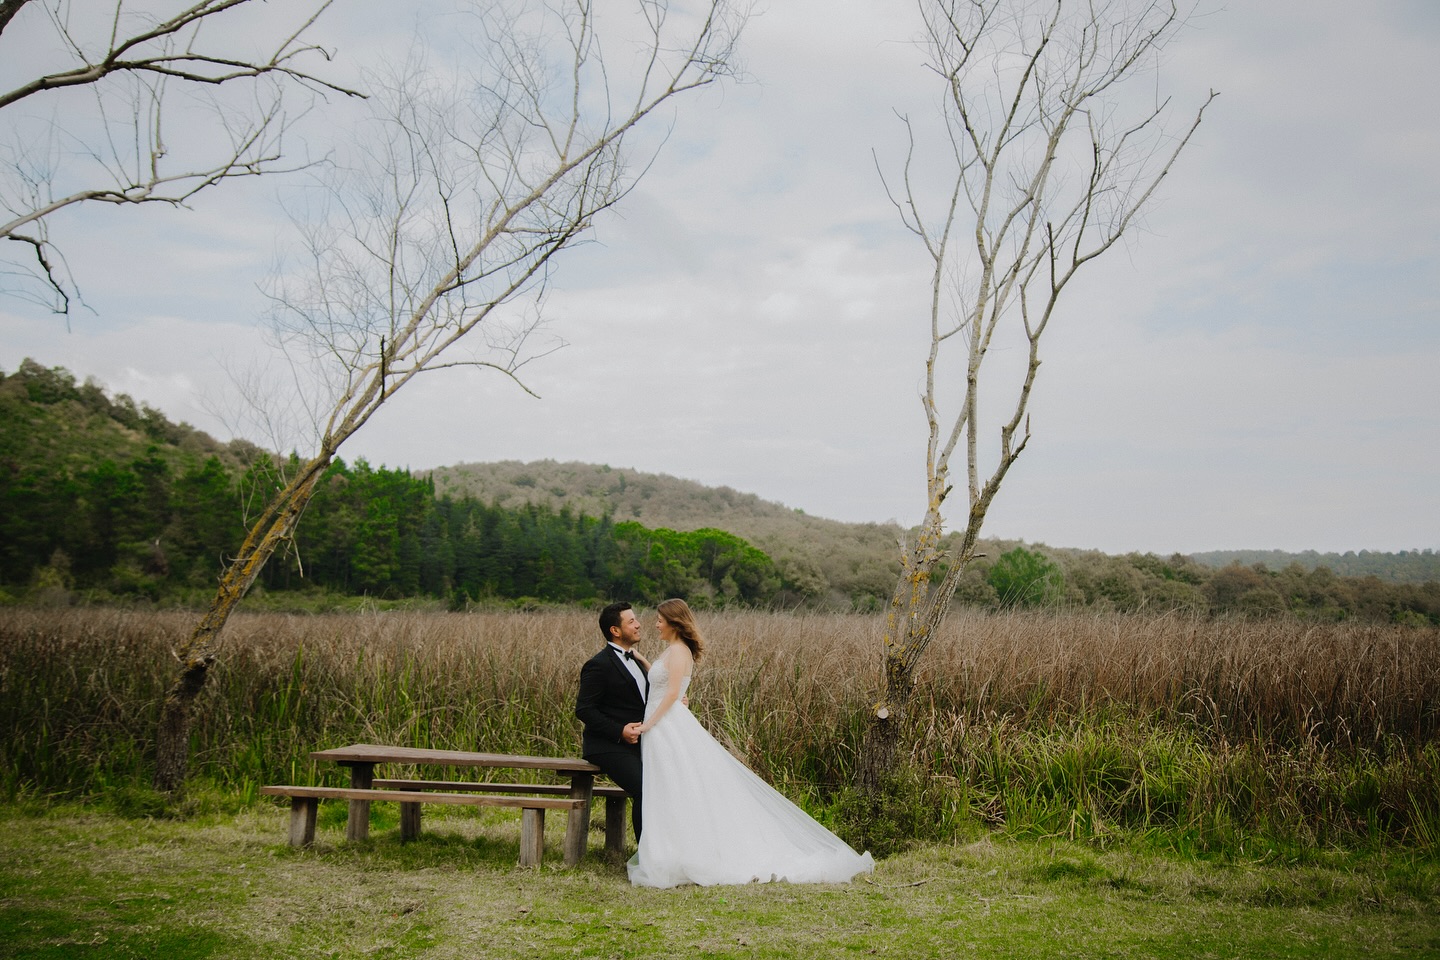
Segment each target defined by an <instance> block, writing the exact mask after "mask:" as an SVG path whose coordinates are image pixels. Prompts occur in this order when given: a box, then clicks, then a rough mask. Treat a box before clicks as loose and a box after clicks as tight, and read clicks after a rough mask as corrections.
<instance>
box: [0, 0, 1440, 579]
mask: <svg viewBox="0 0 1440 960" xmlns="http://www.w3.org/2000/svg"><path fill="white" fill-rule="evenodd" d="M384 9H388V6H387V7H382V8H377V12H376V13H375V16H374V17H359V16H356V17H352V18H344V17H342V18H341V20H340V22H339V23H338V24H337V28H336V32H335V36H337V37H338V38H339V39H341V40H342V41H343V42H342V43H341V45H340V53H341V56H342V59H343V58H345V57H346V56H350V55H352V54H353V53H355V52H357V51H359V52H362V53H363V57H364V58H366V59H373V58H374V56H375V52H376V51H378V50H379V49H381V48H382V47H384V46H387V45H388V44H390V43H391V42H393V41H392V39H391V38H389V37H382V36H380V34H381V33H382V32H383V31H384V24H385V23H386V21H385V19H384V17H383V16H381V14H380V12H379V11H381V10H384ZM835 10H836V8H835V7H834V5H833V4H830V3H825V2H821V0H787V2H785V3H772V4H770V5H769V9H768V10H766V11H765V12H764V14H763V15H762V16H760V17H758V18H757V19H756V20H755V21H754V23H753V24H752V26H751V31H750V35H749V37H748V40H747V45H746V57H747V60H748V65H749V69H750V72H751V74H752V75H753V78H754V80H753V82H751V83H748V84H744V85H741V86H738V87H736V86H732V87H728V88H725V89H723V90H711V91H707V92H705V93H703V94H702V95H700V96H699V97H697V98H695V99H694V100H692V101H691V102H689V103H687V104H685V105H684V106H683V108H682V110H681V111H680V112H679V113H678V114H677V116H676V118H675V121H674V128H673V130H672V131H671V132H670V139H669V142H668V143H667V144H666V145H665V148H664V150H663V151H662V152H661V154H660V156H659V159H658V160H657V162H656V164H655V166H654V168H653V169H652V170H651V172H650V175H649V177H648V178H647V179H646V180H645V181H644V184H643V185H642V187H641V188H640V189H639V190H637V191H636V192H635V193H634V194H633V195H632V196H631V197H630V198H628V201H627V203H626V204H625V205H624V206H623V207H622V208H621V209H620V210H619V211H617V213H616V215H615V216H612V217H609V218H607V219H605V220H603V221H602V222H601V223H600V224H599V225H598V227H597V231H596V238H597V240H598V242H597V243H595V244H591V245H588V246H586V247H584V248H581V249H578V250H575V251H572V252H571V253H570V255H569V257H568V259H567V260H566V262H565V263H564V264H563V266H562V269H561V272H560V275H559V277H558V283H557V286H556V288H555V290H554V293H553V295H552V298H551V300H550V303H549V305H548V309H549V315H550V317H551V318H552V320H553V330H554V332H555V333H556V334H558V335H560V336H562V337H564V338H565V339H566V340H567V341H568V342H569V346H568V347H566V348H565V349H564V350H561V351H560V352H558V353H556V354H554V355H553V356H550V357H548V358H546V359H544V360H542V361H540V362H538V363H536V364H535V365H533V366H532V367H530V368H527V370H526V371H525V373H526V380H527V383H529V384H530V385H532V386H533V387H534V388H535V389H536V390H537V392H539V393H540V394H541V395H542V397H543V399H542V400H538V401H537V400H535V399H533V398H530V397H528V396H526V395H524V394H523V393H522V392H521V391H520V390H519V389H518V388H516V387H515V386H514V385H513V384H510V383H508V382H506V381H504V380H503V378H499V377H496V376H493V375H490V376H486V375H483V374H480V373H473V372H449V373H443V374H438V375H436V376H434V377H432V378H430V379H428V380H422V381H418V382H416V383H415V384H414V385H412V386H411V387H408V388H407V390H406V391H405V392H404V393H402V394H401V395H399V396H398V397H397V398H396V399H395V401H393V403H392V405H391V406H390V407H389V408H387V409H385V410H383V411H382V412H381V413H380V414H379V415H378V416H377V417H376V418H375V419H374V420H373V421H372V422H371V423H370V424H369V425H367V426H366V428H365V429H364V430H363V431H362V432H361V434H360V435H358V436H357V437H356V438H355V440H354V441H353V443H352V445H351V447H350V448H349V449H347V450H346V451H345V455H346V456H347V457H351V458H354V457H355V456H359V455H364V456H367V457H368V458H369V459H371V460H372V461H375V462H384V463H388V464H392V465H409V466H413V467H417V468H418V467H429V466H435V465H442V464H449V463H455V462H459V461H467V460H493V459H535V458H546V457H548V458H554V459H559V460H571V459H575V460H587V461H594V462H608V463H611V464H613V465H616V466H633V467H638V468H641V469H646V470H658V471H664V472H668V473H672V474H676V475H679V476H685V477H689V478H693V479H695V480H699V481H701V482H705V483H711V484H728V485H730V486H732V487H736V488H738V489H741V490H745V491H751V492H755V493H758V494H760V495H761V496H763V497H767V498H770V499H775V500H779V501H781V502H784V503H786V504H789V505H791V506H794V507H800V508H803V509H805V510H806V511H807V512H810V513H813V514H819V515H823V516H834V517H837V518H840V519H847V520H885V519H889V518H895V519H899V520H901V521H904V522H913V521H914V520H916V519H918V516H919V513H920V510H921V509H922V508H923V505H924V504H923V490H922V487H921V476H922V474H921V468H922V458H923V442H924V435H923V429H924V424H923V420H922V418H921V416H920V408H919V404H918V402H917V400H916V397H917V394H918V391H919V387H920V378H921V376H922V374H923V367H922V363H923V353H922V351H923V349H924V346H925V343H924V330H925V309H926V307H925V283H926V270H925V262H924V255H923V252H922V251H921V250H920V248H919V247H918V244H917V242H916V241H915V239H914V238H913V237H912V236H910V235H909V234H907V233H905V232H904V231H903V229H901V227H900V225H899V224H898V221H897V220H896V218H895V213H894V210H893V209H892V208H891V207H890V205H889V203H888V201H887V200H886V198H885V195H884V192H883V190H882V188H881V184H880V181H879V177H878V175H877V173H876V171H875V167H874V160H873V158H872V154H871V151H872V149H875V150H877V151H879V153H880V154H881V157H882V162H883V163H893V162H894V161H895V160H896V159H898V157H899V152H898V151H899V149H900V143H901V141H900V132H901V130H900V127H899V124H898V121H897V120H896V118H895V113H894V110H895V109H899V110H902V111H911V112H917V111H921V110H923V109H924V105H925V103H926V101H927V98H928V97H929V96H930V95H931V94H930V91H929V90H928V89H927V88H926V87H925V82H926V78H925V75H924V73H923V71H922V70H920V69H919V67H918V62H919V54H918V52H917V51H916V49H915V48H914V47H912V46H911V45H910V44H909V43H908V40H909V39H910V37H911V36H912V34H913V33H914V30H913V27H912V26H910V23H911V21H910V17H912V16H913V14H912V13H911V8H910V5H909V4H906V3H900V2H899V0H885V2H872V3H868V4H859V5H851V6H850V7H848V8H847V10H846V13H845V15H844V16H840V15H837V14H836V13H835ZM1437 39H1440V17H1437V16H1436V15H1435V13H1434V7H1433V5H1430V4H1427V3H1424V2H1417V0H1384V2H1378V3H1376V4H1372V5H1371V6H1370V7H1367V8H1366V11H1365V12H1364V13H1363V14H1357V13H1356V12H1355V10H1354V8H1353V5H1347V4H1341V3H1339V2H1338V0H1325V2H1314V0H1306V2H1301V0H1275V2H1271V3H1266V4H1232V5H1230V7H1229V9H1224V10H1218V11H1216V12H1214V13H1212V14H1210V15H1207V16H1205V17H1203V18H1200V19H1199V20H1197V22H1196V24H1195V28H1194V29H1193V30H1192V31H1191V32H1190V33H1189V34H1187V35H1184V36H1182V38H1181V39H1180V41H1179V42H1178V43H1177V44H1176V46H1175V47H1173V48H1172V51H1171V54H1170V56H1169V58H1168V59H1167V63H1166V77H1167V80H1168V81H1169V82H1170V83H1172V84H1173V89H1174V90H1175V92H1176V98H1177V103H1179V104H1182V105H1183V104H1198V102H1199V99H1200V98H1201V97H1203V96H1204V94H1205V92H1206V91H1208V90H1209V89H1211V88H1215V89H1218V90H1220V91H1221V97H1220V98H1219V99H1218V100H1217V101H1216V102H1215V104H1214V105H1213V107H1212V108H1211V110H1210V111H1209V113H1207V115H1206V120H1205V122H1204V124H1203V125H1202V126H1201V128H1200V131H1199V133H1198V134H1197V136H1196V139H1195V141H1194V143H1193V145H1192V148H1191V149H1190V150H1189V151H1188V152H1187V153H1186V155H1185V156H1184V157H1182V159H1181V161H1180V163H1179V164H1178V166H1177V168H1176V170H1175V171H1174V173H1173V175H1172V176H1171V177H1170V178H1169V179H1168V180H1167V181H1166V183H1165V186H1164V189H1163V191H1162V196H1161V198H1160V202H1159V203H1158V205H1157V206H1156V207H1155V208H1154V210H1153V212H1152V213H1151V215H1150V216H1149V218H1148V220H1147V222H1146V224H1145V227H1146V230H1145V232H1144V233H1141V234H1136V236H1135V237H1134V238H1133V240H1132V242H1131V243H1130V244H1129V245H1128V246H1127V247H1126V248H1125V249H1124V250H1120V251H1117V252H1115V253H1114V254H1113V255H1111V256H1110V257H1109V259H1107V260H1106V261H1103V262H1101V263H1098V264H1097V265H1096V266H1095V267H1094V269H1093V270H1092V271H1091V272H1090V274H1089V275H1088V276H1087V277H1085V278H1084V279H1083V280H1082V281H1081V282H1080V283H1078V284H1077V285H1076V287H1075V288H1074V289H1073V290H1072V291H1071V292H1070V294H1069V301H1068V302H1067V303H1066V304H1065V305H1064V307H1063V308H1062V309H1063V314H1062V316H1061V317H1060V318H1059V319H1057V326H1056V327H1055V329H1054V330H1053V331H1052V335H1051V342H1050V344H1049V346H1048V347H1047V352H1046V356H1045V362H1044V366H1043V367H1042V376H1041V381H1040V383H1039V386H1038V390H1037V394H1036V398H1035V406H1034V418H1033V423H1034V434H1035V436H1034V440H1033V441H1032V444H1031V446H1030V448H1029V449H1028V450H1027V451H1026V453H1025V454H1024V456H1023V457H1022V459H1021V461H1020V462H1019V464H1017V466H1016V467H1015V469H1014V471H1013V472H1012V473H1011V475H1010V477H1009V478H1008V479H1007V481H1006V485H1005V489H1004V490H1003V491H1002V493H1001V495H1000V497H999V499H998V500H997V502H996V505H995V508H994V511H993V514H992V523H991V524H990V529H989V532H991V533H993V534H995V535H1003V536H1012V537H1024V538H1026V539H1029V540H1039V541H1045V542H1048V543H1052V544H1058V545H1069V546H1081V547H1098V548H1102V549H1108V550H1123V549H1145V550H1154V551H1157V552H1162V553H1163V552H1170V551H1173V550H1201V549H1216V548H1234V547H1257V548H1268V547H1278V548H1285V549H1306V548H1315V549H1337V550H1344V549H1361V548H1369V549H1402V548H1409V547H1415V546H1440V495H1437V491H1440V459H1437V457H1440V455H1437V453H1436V452H1435V451H1437V450H1440V388H1437V386H1436V384H1437V380H1440V378H1437V377H1436V376H1435V375H1434V371H1435V370H1436V369H1440V324H1437V320H1440V310H1437V306H1440V305H1437V296H1436V293H1435V289H1434V287H1435V284H1434V279H1433V273H1434V266H1433V265H1434V263H1435V262H1437V260H1440V234H1437V231H1436V229H1435V224H1436V223H1440V181H1437V179H1436V178H1435V177H1434V176H1433V174H1432V173H1431V171H1430V167H1431V165H1432V157H1433V155H1434V153H1435V152H1436V150H1437V148H1440V122H1437V118H1436V115H1435V113H1434V111H1433V110H1432V109H1430V108H1429V107H1428V104H1431V103H1433V102H1434V101H1435V100H1436V99H1437V98H1440V79H1437V74H1436V73H1435V72H1434V70H1433V67H1432V66H1431V65H1430V63H1431V61H1432V60H1433V53H1434V51H1435V50H1436V49H1437ZM392 49H393V48H392ZM351 62H352V61H350V60H345V61H344V64H342V66H343V67H344V69H347V70H348V69H351V68H350V67H349V66H348V64H349V63H351ZM274 189H275V188H274V187H273V186H264V185H261V184H255V185H249V186H246V187H244V188H242V189H239V190H234V191H231V192H229V193H224V192H222V193H216V194H214V195H212V196H211V197H208V198H204V199H203V200H202V201H201V202H199V203H197V206H196V209H195V210H194V211H177V212H175V213H173V214H164V215H157V214H153V213H147V212H143V211H119V212H108V211H107V212H105V213H100V214H93V215H91V214H87V215H86V216H85V218H84V219H83V221H81V220H79V219H77V222H76V223H75V225H74V228H73V229H72V230H69V232H68V235H70V236H74V237H76V238H77V240H76V243H78V244H79V245H77V246H72V247H71V251H72V253H71V255H72V259H73V260H74V261H75V264H76V267H77V270H78V271H79V272H80V275H81V277H82V280H83V281H84V283H85V289H86V293H87V295H88V297H89V299H90V302H91V303H92V305H94V306H95V308H96V310H97V311H98V313H99V315H98V316H92V315H86V314H83V313H82V314H77V315H76V317H75V318H74V319H73V320H72V322H71V331H70V332H68V333H66V332H65V331H64V326H63V324H62V323H61V322H60V321H58V320H56V319H54V318H50V317H46V316H43V315H40V314H37V313H35V312H33V311H27V310H26V309H25V308H23V305H18V304H3V305H0V309H3V310H8V311H9V312H8V313H0V365H3V366H4V367H5V368H6V369H14V366H15V365H16V364H17V363H18V362H19V359H20V357H22V356H26V355H31V356H34V357H35V358H36V359H37V360H39V361H41V362H43V363H46V364H50V365H55V364H59V365H64V366H67V367H69V368H71V369H72V371H74V372H75V373H76V374H77V375H79V376H82V377H83V376H85V375H87V374H93V375H95V376H96V377H98V378H99V379H100V380H102V381H103V382H105V383H107V384H108V385H109V386H110V387H111V388H112V389H114V390H117V391H124V392H130V393H133V394H134V395H135V396H136V397H137V398H139V399H143V400H145V401H147V402H150V403H152V404H154V405H156V406H159V407H161V408H162V409H164V410H166V411H167V412H168V413H170V415H172V416H174V417H177V418H181V419H186V420H190V421H191V422H192V423H195V424H196V425H197V426H202V427H206V428H207V429H213V430H217V432H223V431H221V430H220V428H219V427H218V426H216V425H215V423H214V421H213V420H210V419H207V414H206V413H205V412H204V409H203V406H202V405H201V403H200V401H199V400H198V399H197V398H198V395H199V393H200V392H202V391H203V390H205V389H214V388H215V387H216V385H217V384H222V383H223V375H222V373H221V368H222V364H221V361H222V360H224V359H227V358H228V359H230V360H236V359H242V360H243V359H245V358H248V357H251V356H259V357H263V356H264V354H263V353H258V352H257V348H256V347H255V340H256V338H255V335H254V329H255V324H256V323H257V322H258V320H259V318H260V317H261V316H262V315H263V312H264V309H265V302H264V299H263V297H261V296H260V295H259V293H258V292H257V291H256V284H257V283H258V282H259V281H260V280H261V279H262V278H263V276H264V271H265V269H266V265H267V264H268V263H269V262H270V258H271V254H272V247H273V242H274V241H273V238H274V237H276V236H277V235H279V234H281V233H282V232H283V231H284V229H285V224H284V218H283V215H282V214H281V212H280V211H279V210H278V209H276V206H275V205H274V204H273V203H272V202H270V200H269V198H270V197H272V196H273V192H274ZM119 214H125V215H124V216H121V215H119ZM996 360H997V362H1000V363H1008V362H1013V360H1014V357H1013V356H1008V357H1007V356H1004V355H1002V356H998V357H997V358H996Z"/></svg>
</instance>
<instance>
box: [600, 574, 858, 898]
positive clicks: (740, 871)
mask: <svg viewBox="0 0 1440 960" xmlns="http://www.w3.org/2000/svg"><path fill="white" fill-rule="evenodd" d="M656 612H657V617H656V620H655V627H656V629H657V630H658V631H659V633H660V638H661V639H662V640H663V641H665V649H664V650H663V651H662V652H661V653H660V654H659V655H658V656H656V658H655V661H654V663H653V664H652V663H651V662H649V661H648V660H646V658H645V657H644V656H643V655H642V654H640V653H639V651H637V650H636V649H635V647H636V645H637V644H638V643H639V642H640V632H641V630H640V620H639V618H638V617H637V616H636V615H635V611H634V610H633V609H632V608H631V606H630V604H628V603H612V604H610V605H609V606H607V607H606V608H605V609H604V610H602V611H601V612H600V633H601V635H602V636H603V637H604V638H605V646H604V647H603V648H601V650H600V652H599V653H597V654H595V656H593V657H591V658H590V659H589V660H588V661H586V663H585V665H584V667H582V668H581V671H580V692H579V695H578V696H577V697H576V701H575V716H576V717H577V718H579V720H580V722H581V723H583V724H584V725H585V732H584V738H583V746H582V752H583V754H584V757H585V759H586V760H589V761H590V762H591V763H593V764H595V765H596V766H598V767H600V769H602V770H604V771H605V773H606V774H607V775H608V776H609V777H610V779H611V780H614V781H615V783H616V784H618V785H619V786H620V787H622V788H623V789H624V790H625V792H627V793H628V794H630V797H631V804H632V807H631V824H632V826H633V827H634V828H635V837H636V840H637V841H638V846H639V849H638V850H637V851H636V853H635V856H634V857H632V858H631V859H630V862H629V864H628V871H629V875H630V882H631V883H633V884H635V885H636V886H642V887H674V886H679V885H680V884H684V883H694V884H699V885H701V886H709V885H712V884H733V883H752V882H757V881H758V882H762V883H763V882H766V881H770V880H788V881H790V882H791V883H842V882H845V881H848V880H850V879H851V878H853V877H854V876H855V875H856V874H860V873H869V872H870V871H872V870H873V869H874V868H875V863H874V860H873V859H872V858H871V856H870V854H869V853H865V854H857V853H856V852H855V851H854V850H852V849H851V848H850V847H849V846H848V845H846V843H845V842H844V841H843V840H841V839H840V838H839V837H837V836H835V835H834V834H833V833H831V832H830V831H828V830H826V829H825V828H824V827H822V826H821V825H820V824H818V823H816V822H815V821H814V820H813V819H811V817H810V816H809V815H808V814H806V813H805V812H804V811H803V810H801V809H800V808H799V807H797V806H796V805H795V804H793V803H791V802H790V801H789V800H788V799H786V798H785V797H784V796H782V795H781V794H780V793H778V792H777V791H776V790H775V789H774V788H772V787H771V786H770V785H769V784H768V783H766V782H765V781H764V780H761V779H760V778H759V777H758V776H756V775H755V774H754V773H753V772H752V771H751V770H750V769H749V768H748V767H746V766H745V765H744V764H743V763H741V762H740V761H739V760H736V759H735V758H734V757H733V756H731V755H730V752H729V751H728V750H726V749H725V748H724V747H723V746H721V745H720V743H719V742H717V741H716V740H715V738H714V737H712V736H710V734H709V732H707V731H706V730H705V728H704V727H703V726H701V725H700V722H699V721H698V720H696V719H695V716H694V715H693V714H692V713H691V712H690V708H689V701H688V698H687V697H686V695H685V693H686V690H687V689H688V688H689V686H690V676H691V673H692V671H693V670H694V667H695V664H696V663H697V662H698V661H699V660H700V657H701V654H702V653H703V651H704V649H705V644H704V641H703V640H702V639H701V636H700V630H699V628H698V627H697V626H696V624H695V617H694V615H693V614H692V613H691V612H690V607H689V605H688V604H686V603H685V601H684V600H666V601H665V602H664V603H662V604H660V605H659V607H657V608H656ZM642 799H643V806H644V810H643V815H644V824H643V826H644V829H643V830H642V829H641V826H642V822H641V821H642V809H641V806H642Z"/></svg>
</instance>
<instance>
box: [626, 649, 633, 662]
mask: <svg viewBox="0 0 1440 960" xmlns="http://www.w3.org/2000/svg"><path fill="white" fill-rule="evenodd" d="M625 659H626V660H634V659H635V654H634V653H633V652H632V651H630V650H626V651H625Z"/></svg>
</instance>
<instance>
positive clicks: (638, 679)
mask: <svg viewBox="0 0 1440 960" xmlns="http://www.w3.org/2000/svg"><path fill="white" fill-rule="evenodd" d="M609 646H610V649H611V650H614V651H615V655H616V656H618V657H619V658H620V662H621V663H622V664H624V665H625V669H626V670H629V671H630V676H632V677H634V678H635V686H636V688H637V689H638V690H639V691H640V699H641V700H644V699H646V697H645V674H644V672H643V671H641V669H640V664H638V663H636V662H635V660H634V659H633V658H631V657H627V656H625V648H624V647H622V646H620V645H619V644H618V643H612V644H610V645H609Z"/></svg>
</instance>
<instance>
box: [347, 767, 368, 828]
mask: <svg viewBox="0 0 1440 960" xmlns="http://www.w3.org/2000/svg"><path fill="white" fill-rule="evenodd" d="M374 783H375V764H373V763H352V764H351V765H350V786H351V787H353V788H354V789H356V790H369V789H370V788H371V787H372V786H373V785H374ZM369 836H370V801H369V800H351V801H350V813H349V815H348V816H347V817H346V818H345V839H346V840H364V839H367V838H368V837H369Z"/></svg>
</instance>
